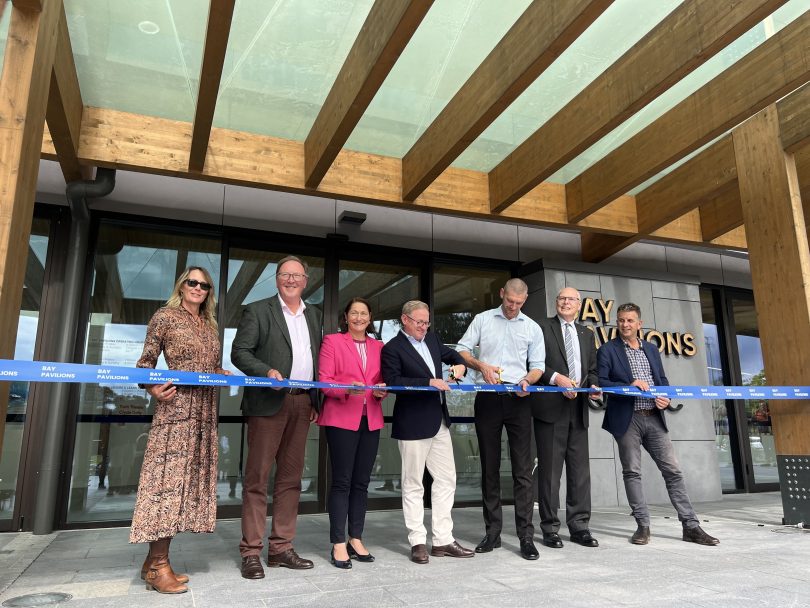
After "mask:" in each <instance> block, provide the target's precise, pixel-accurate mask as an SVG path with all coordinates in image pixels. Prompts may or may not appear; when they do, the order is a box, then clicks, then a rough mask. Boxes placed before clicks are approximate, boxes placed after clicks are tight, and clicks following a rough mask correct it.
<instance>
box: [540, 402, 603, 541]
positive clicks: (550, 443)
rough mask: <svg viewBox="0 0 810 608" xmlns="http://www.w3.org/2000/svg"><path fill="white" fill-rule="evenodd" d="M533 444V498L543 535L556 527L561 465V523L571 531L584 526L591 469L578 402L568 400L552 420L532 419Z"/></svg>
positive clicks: (587, 512) (588, 512)
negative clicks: (538, 511)
mask: <svg viewBox="0 0 810 608" xmlns="http://www.w3.org/2000/svg"><path fill="white" fill-rule="evenodd" d="M534 440H535V442H536V445H537V464H538V469H539V470H538V476H537V499H538V506H539V510H540V529H541V530H542V531H543V534H550V533H551V532H557V531H558V530H559V529H560V518H559V516H558V511H559V508H560V479H561V477H562V469H563V464H565V487H566V493H565V523H566V524H567V525H568V531H569V532H571V533H574V532H580V531H582V530H587V529H588V523H589V522H590V519H591V468H590V455H589V453H588V429H587V428H585V425H584V424H583V421H582V405H581V404H580V402H579V399H577V400H576V401H574V400H572V401H571V404H570V407H567V408H565V409H564V410H563V413H562V415H561V416H560V417H559V419H558V420H557V421H555V422H543V421H542V420H538V419H537V418H535V419H534Z"/></svg>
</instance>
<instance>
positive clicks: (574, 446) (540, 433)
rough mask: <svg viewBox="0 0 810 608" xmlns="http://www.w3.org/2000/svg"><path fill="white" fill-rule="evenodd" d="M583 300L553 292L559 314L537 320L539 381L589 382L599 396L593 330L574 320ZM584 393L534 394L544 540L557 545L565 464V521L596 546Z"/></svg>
mask: <svg viewBox="0 0 810 608" xmlns="http://www.w3.org/2000/svg"><path fill="white" fill-rule="evenodd" d="M581 306H582V299H581V296H580V294H579V292H578V291H577V290H576V289H574V288H572V287H566V288H564V289H562V290H561V291H560V293H559V294H557V300H556V307H557V314H556V315H554V316H553V317H551V318H549V319H543V320H542V321H540V328H541V329H542V330H543V337H544V339H545V344H546V366H545V370H544V371H543V375H542V377H541V379H540V380H541V383H542V384H547V385H551V386H559V387H562V388H580V387H585V386H587V387H590V388H592V389H594V390H595V391H597V392H595V393H591V397H599V398H601V393H599V392H598V387H597V386H596V383H597V381H598V377H597V374H596V343H595V336H594V333H593V331H591V330H590V329H588V328H587V327H585V326H583V325H580V324H579V323H575V321H576V319H577V317H578V315H579V309H580V307H581ZM588 398H589V395H588V393H579V392H574V391H571V392H564V393H537V394H535V395H534V397H533V398H532V416H533V417H534V440H535V442H536V444H537V460H538V467H539V472H538V473H539V474H538V482H537V488H538V499H539V508H540V528H541V530H542V531H543V544H544V545H546V546H547V547H552V548H555V549H560V548H562V546H563V543H562V540H561V539H560V535H559V534H558V531H559V529H560V519H559V517H558V515H557V511H558V510H559V508H560V478H561V476H562V468H563V463H565V477H566V480H565V481H566V500H565V507H566V508H565V523H566V524H567V525H568V531H569V532H570V534H571V541H572V542H575V543H578V544H580V545H583V546H585V547H598V546H599V543H598V542H597V540H596V539H595V538H594V537H593V536H591V532H590V530H589V529H588V523H589V522H590V519H591V471H590V456H589V454H588V418H589V414H588Z"/></svg>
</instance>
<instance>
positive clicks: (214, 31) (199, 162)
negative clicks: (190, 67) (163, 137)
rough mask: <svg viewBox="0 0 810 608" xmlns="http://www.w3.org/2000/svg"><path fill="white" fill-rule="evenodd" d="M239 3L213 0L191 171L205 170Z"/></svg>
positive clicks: (195, 119) (203, 64)
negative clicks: (233, 21)
mask: <svg viewBox="0 0 810 608" xmlns="http://www.w3.org/2000/svg"><path fill="white" fill-rule="evenodd" d="M235 4H236V0H211V4H210V6H209V9H208V26H207V28H206V33H205V49H204V50H203V59H202V67H201V68H200V88H199V90H198V92H197V108H196V110H195V112H194V126H193V128H192V131H191V133H192V135H191V151H190V153H189V160H188V170H189V171H202V170H203V167H204V166H205V154H206V151H207V150H208V139H209V138H210V137H211V125H212V124H213V123H214V111H215V110H216V107H217V95H218V94H219V83H220V80H221V78H222V66H223V65H225V51H226V49H227V48H228V37H229V36H230V33H231V21H232V19H233V9H234V5H235Z"/></svg>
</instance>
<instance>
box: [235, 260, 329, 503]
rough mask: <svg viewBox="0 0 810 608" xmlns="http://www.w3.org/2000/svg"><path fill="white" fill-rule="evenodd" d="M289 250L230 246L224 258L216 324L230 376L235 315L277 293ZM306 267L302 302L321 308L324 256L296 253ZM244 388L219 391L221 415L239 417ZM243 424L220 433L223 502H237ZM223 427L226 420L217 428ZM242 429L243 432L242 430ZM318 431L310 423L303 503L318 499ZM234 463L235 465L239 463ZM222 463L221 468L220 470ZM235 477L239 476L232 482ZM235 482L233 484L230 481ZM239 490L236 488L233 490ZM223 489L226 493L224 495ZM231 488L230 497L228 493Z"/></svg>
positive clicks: (242, 459) (243, 450)
mask: <svg viewBox="0 0 810 608" xmlns="http://www.w3.org/2000/svg"><path fill="white" fill-rule="evenodd" d="M287 255H288V253H286V252H285V253H280V252H273V251H263V250H256V249H240V248H233V249H231V251H230V258H229V262H228V291H227V293H226V294H225V314H224V316H223V318H222V319H220V326H221V327H222V330H223V332H224V337H223V340H222V348H223V353H222V359H223V367H225V368H226V369H229V370H231V371H232V372H233V373H234V374H241V373H242V372H240V371H239V370H238V369H237V368H236V367H235V366H234V365H233V363H232V362H231V346H232V344H233V339H234V336H235V335H236V328H237V327H238V325H239V319H240V318H241V316H242V311H243V310H244V308H245V306H247V305H248V304H251V303H253V302H256V301H258V300H262V299H264V298H269V297H271V296H274V295H276V294H277V293H278V289H277V288H276V268H277V267H278V261H279V260H281V259H282V258H284V257H286V256H287ZM298 257H300V258H301V259H302V260H304V261H305V262H306V263H307V264H308V265H309V273H308V274H309V278H308V279H307V287H306V290H305V291H304V302H306V304H307V306H316V307H318V308H322V307H323V299H324V260H323V258H318V257H310V256H304V255H301V256H298ZM241 405H242V389H241V388H239V387H228V388H223V389H221V391H220V400H219V415H220V416H225V417H229V416H241V415H242V410H241ZM241 426H242V425H241V424H229V425H227V429H228V430H227V432H226V435H225V436H224V437H227V440H228V450H229V463H228V466H229V467H230V469H229V472H228V473H227V474H226V475H225V476H226V477H229V476H230V477H229V481H228V486H227V488H228V489H227V490H225V489H224V488H223V490H222V491H221V492H220V501H221V502H222V497H223V496H225V495H226V494H227V495H228V498H229V500H228V501H225V504H234V503H238V504H241V502H242V501H241V496H242V493H241V479H242V475H241V471H242V470H243V469H244V463H245V462H246V460H247V439H246V438H245V439H243V440H241V442H240V443H237V442H239V441H240V432H239V430H237V427H239V428H241ZM223 427H225V425H224V424H221V425H220V428H223ZM243 432H244V431H243ZM223 440H224V439H223V437H220V453H222V451H223V449H224V448H223V443H222V442H223ZM318 444H319V429H318V426H317V425H314V424H313V425H311V426H310V429H309V434H308V435H307V448H306V456H305V459H304V474H303V478H302V492H301V501H302V502H309V501H315V500H317V498H318V493H317V489H318V450H319V445H318ZM237 463H238V464H237ZM222 467H223V465H222V464H220V469H221V470H224V469H223V468H222ZM234 475H235V476H236V477H237V479H236V480H235V481H233V477H234ZM274 475H275V473H273V474H272V475H271V477H270V480H269V482H268V487H269V488H270V492H269V493H268V500H272V498H271V497H272V487H273V479H274ZM231 483H233V486H231V485H230V484H231ZM237 487H239V488H240V489H239V490H238V491H237V490H236V488H237ZM223 492H224V493H223ZM232 492H233V495H231V494H232Z"/></svg>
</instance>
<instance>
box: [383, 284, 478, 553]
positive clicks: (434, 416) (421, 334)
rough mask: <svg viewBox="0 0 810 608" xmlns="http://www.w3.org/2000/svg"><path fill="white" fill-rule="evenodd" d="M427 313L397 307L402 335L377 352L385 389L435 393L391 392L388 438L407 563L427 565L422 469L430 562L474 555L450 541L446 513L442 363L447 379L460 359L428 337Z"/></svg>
mask: <svg viewBox="0 0 810 608" xmlns="http://www.w3.org/2000/svg"><path fill="white" fill-rule="evenodd" d="M428 327H430V311H429V309H428V306H427V304H425V303H424V302H420V301H418V300H411V301H410V302H406V303H405V305H404V306H403V307H402V331H401V332H400V333H398V334H397V335H396V336H395V337H394V338H392V339H391V340H390V341H389V342H388V343H387V344H386V345H385V346H384V347H383V349H382V361H381V365H382V375H383V380H385V383H386V384H387V385H388V386H432V387H435V388H436V389H438V390H435V391H425V390H416V391H405V390H402V391H392V392H394V393H396V401H395V403H394V424H393V428H392V430H391V437H392V438H394V439H397V440H398V444H399V452H400V454H401V456H402V513H403V515H404V516H405V526H406V527H407V528H408V541H409V542H410V545H411V561H413V562H415V563H417V564H426V563H428V559H429V558H428V553H427V545H426V543H427V530H426V529H425V524H424V517H425V509H424V503H423V497H424V492H425V488H424V485H423V484H422V478H423V476H424V472H425V467H426V466H427V469H428V471H430V474H431V476H432V477H433V487H432V490H431V506H432V517H431V528H432V532H433V547H432V548H431V550H430V554H431V555H433V556H434V557H445V556H448V557H473V556H474V555H475V553H474V552H473V551H472V550H470V549H466V548H464V547H462V546H461V545H459V544H458V543H457V542H456V541H455V539H454V538H453V519H452V517H451V515H450V511H451V509H452V508H453V499H454V497H455V493H456V465H455V461H454V459H453V444H452V442H451V439H450V430H449V428H450V413H449V412H448V411H447V401H446V400H445V395H444V391H447V390H450V387H449V386H448V385H447V382H445V381H444V380H443V379H442V363H446V364H448V365H451V366H452V367H451V370H452V373H453V376H454V377H456V378H460V377H461V376H463V375H464V373H465V372H466V368H465V366H464V360H463V359H462V358H461V355H459V354H458V353H457V352H456V351H454V350H453V349H451V348H449V347H447V346H445V345H444V344H443V343H442V341H441V340H440V339H439V337H438V336H437V335H436V334H435V333H432V332H428Z"/></svg>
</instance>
